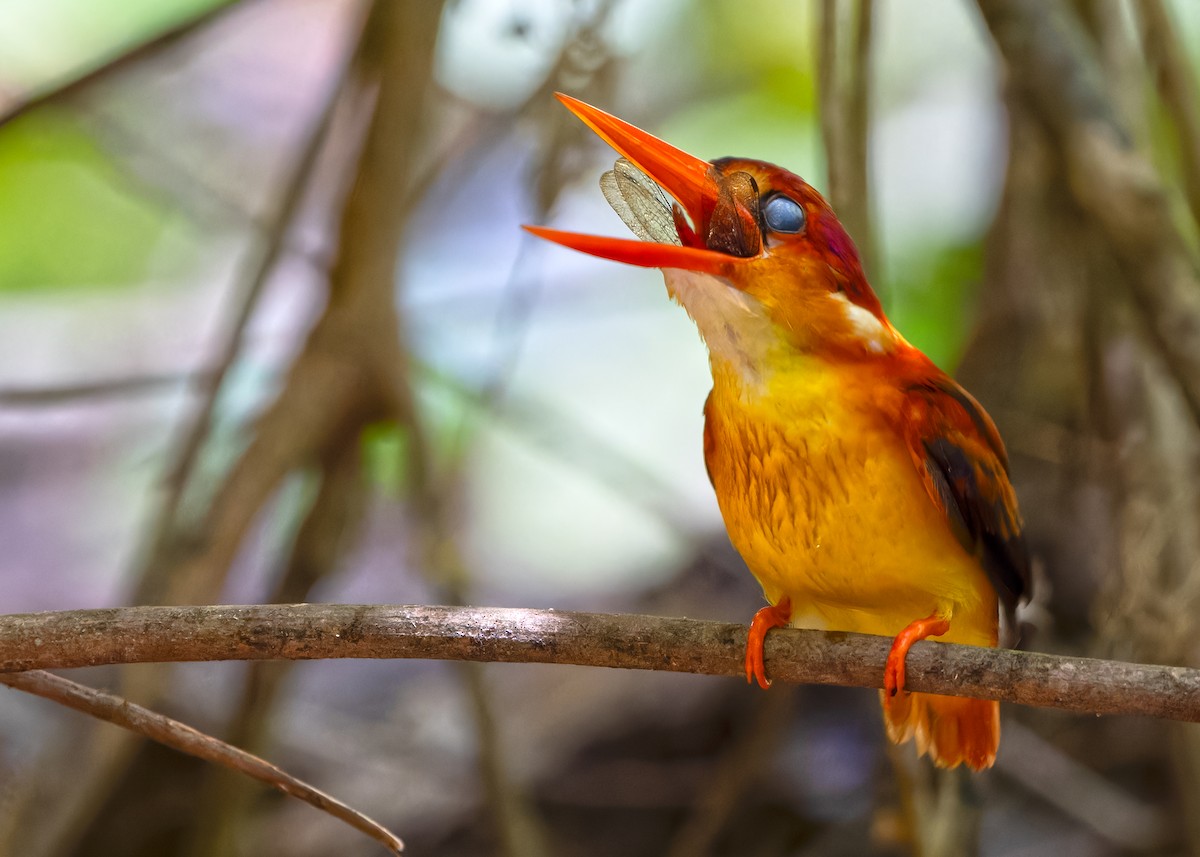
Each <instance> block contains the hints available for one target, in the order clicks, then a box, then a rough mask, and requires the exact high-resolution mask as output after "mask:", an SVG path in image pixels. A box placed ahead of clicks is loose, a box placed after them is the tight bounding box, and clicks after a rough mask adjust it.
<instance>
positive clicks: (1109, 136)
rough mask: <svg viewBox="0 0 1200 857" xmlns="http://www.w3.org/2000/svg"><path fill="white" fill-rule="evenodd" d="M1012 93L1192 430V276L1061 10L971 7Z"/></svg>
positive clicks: (1195, 323)
mask: <svg viewBox="0 0 1200 857" xmlns="http://www.w3.org/2000/svg"><path fill="white" fill-rule="evenodd" d="M976 2H977V4H978V6H979V11H980V12H981V13H982V15H983V20H984V22H985V23H986V24H987V26H988V29H989V30H990V31H991V34H992V38H993V40H994V41H995V43H996V47H997V48H998V49H999V51H1000V53H1001V55H1002V56H1003V58H1004V60H1005V63H1006V65H1007V69H1008V74H1009V85H1010V86H1014V87H1017V88H1018V89H1019V90H1020V91H1021V92H1022V93H1024V95H1025V96H1026V100H1027V101H1028V103H1029V104H1030V105H1031V106H1032V107H1033V109H1034V110H1035V111H1036V112H1037V114H1038V116H1039V118H1040V119H1041V120H1042V122H1043V123H1044V124H1045V127H1046V129H1047V131H1049V133H1050V136H1051V137H1052V138H1053V139H1054V140H1055V142H1056V143H1057V144H1058V146H1059V148H1060V149H1061V151H1062V153H1063V157H1064V159H1065V164H1066V168H1067V175H1068V180H1069V183H1070V187H1071V192H1072V195H1073V196H1074V198H1075V201H1076V202H1077V203H1078V205H1079V207H1080V209H1081V210H1082V212H1083V213H1084V214H1085V215H1087V216H1088V217H1090V218H1091V220H1092V221H1094V223H1095V225H1096V227H1097V229H1098V231H1099V232H1100V234H1101V235H1103V236H1104V237H1105V238H1107V239H1108V242H1109V246H1110V247H1111V248H1112V251H1113V253H1114V256H1115V258H1116V259H1117V261H1118V263H1119V265H1120V267H1121V269H1122V270H1123V271H1124V273H1125V274H1126V276H1127V277H1128V279H1129V282H1130V285H1131V287H1132V292H1133V297H1134V299H1135V301H1136V303H1137V306H1138V308H1139V310H1140V312H1141V314H1142V315H1143V316H1144V318H1145V319H1146V322H1147V326H1148V328H1149V331H1150V333H1151V335H1152V337H1153V339H1154V342H1155V345H1156V347H1157V348H1158V350H1159V352H1160V353H1161V354H1162V357H1163V359H1164V361H1165V362H1166V364H1167V367H1168V368H1169V370H1170V371H1171V374H1172V375H1173V376H1174V378H1175V380H1176V382H1177V383H1178V384H1179V389H1180V392H1181V393H1182V395H1183V398H1184V401H1185V403H1186V404H1187V407H1188V411H1189V412H1190V414H1191V417H1192V419H1193V421H1195V422H1196V423H1197V424H1198V425H1200V272H1198V271H1197V269H1196V266H1195V261H1194V259H1193V258H1192V257H1191V255H1190V253H1189V250H1188V247H1187V244H1186V242H1185V240H1184V238H1183V236H1182V235H1181V234H1180V231H1179V229H1178V228H1177V226H1176V225H1175V222H1174V220H1173V217H1172V213H1171V209H1170V205H1169V199H1168V195H1167V193H1166V190H1165V188H1164V187H1163V184H1162V181H1161V179H1160V177H1159V176H1158V174H1157V173H1156V172H1155V170H1154V168H1153V166H1152V165H1151V164H1150V163H1149V161H1147V160H1146V158H1145V157H1143V155H1142V154H1141V153H1140V152H1138V151H1137V150H1136V148H1135V147H1134V144H1133V141H1132V140H1131V139H1130V137H1129V134H1128V133H1127V132H1126V130H1125V129H1124V128H1123V127H1122V126H1121V124H1120V122H1119V121H1118V120H1117V117H1116V116H1115V115H1114V113H1113V109H1112V106H1111V104H1110V103H1109V101H1108V98H1107V95H1106V93H1105V91H1104V87H1103V78H1102V76H1101V74H1100V69H1099V66H1098V64H1097V62H1096V58H1095V56H1094V55H1093V53H1092V51H1091V49H1090V47H1089V46H1088V43H1087V39H1086V37H1085V35H1084V33H1083V32H1082V30H1081V27H1080V25H1079V22H1078V21H1077V20H1076V19H1075V18H1074V17H1073V16H1072V15H1071V14H1069V13H1068V11H1067V8H1066V7H1065V6H1064V4H1063V3H1061V2H1058V3H1053V2H1046V0H976Z"/></svg>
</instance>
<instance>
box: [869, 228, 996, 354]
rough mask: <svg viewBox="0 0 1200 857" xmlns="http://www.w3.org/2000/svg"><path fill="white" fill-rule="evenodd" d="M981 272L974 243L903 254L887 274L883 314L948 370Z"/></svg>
mask: <svg viewBox="0 0 1200 857" xmlns="http://www.w3.org/2000/svg"><path fill="white" fill-rule="evenodd" d="M982 276H983V247H982V246H981V244H980V243H978V242H971V243H966V244H946V245H943V246H941V247H930V248H927V249H925V250H923V251H922V252H919V253H918V252H914V253H912V254H911V255H906V257H905V261H904V264H903V265H899V266H897V270H896V276H894V277H892V278H891V283H890V289H889V297H890V298H891V301H890V306H889V307H888V316H889V318H891V320H892V323H893V324H895V325H896V328H897V330H899V331H900V332H901V333H902V334H904V337H905V338H906V339H907V340H908V341H909V342H911V343H912V344H913V345H915V346H917V347H918V348H920V349H921V350H922V351H924V352H925V353H926V354H927V355H929V357H930V359H932V360H933V362H935V363H937V365H938V366H941V367H942V368H943V369H945V370H947V371H952V370H953V369H954V366H955V365H956V364H957V363H958V358H959V356H960V355H961V354H962V349H963V345H964V344H965V343H966V341H967V338H968V334H969V332H970V317H969V309H970V303H971V299H972V297H973V296H974V294H975V291H976V288H977V286H978V284H979V281H980V279H981V278H982Z"/></svg>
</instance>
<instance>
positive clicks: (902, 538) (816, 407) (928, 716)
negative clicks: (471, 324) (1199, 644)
mask: <svg viewBox="0 0 1200 857" xmlns="http://www.w3.org/2000/svg"><path fill="white" fill-rule="evenodd" d="M558 97H559V99H560V100H561V101H562V102H563V103H564V104H565V105H566V106H567V108H568V109H570V110H571V111H572V112H573V113H574V114H575V115H576V116H578V117H579V118H580V119H582V120H583V121H584V122H585V123H586V124H587V125H588V126H590V127H591V128H592V130H593V131H595V132H596V133H597V134H599V135H600V136H601V137H603V138H604V139H605V140H606V141H607V142H608V143H609V144H610V145H612V147H613V148H615V149H616V150H617V151H618V152H619V153H620V154H621V155H622V156H623V157H622V158H621V159H620V160H618V161H617V164H616V167H615V168H614V170H613V171H612V172H609V173H606V174H605V175H604V177H603V178H602V179H601V187H602V189H603V191H604V194H605V196H606V197H607V198H608V200H609V202H610V204H612V206H613V208H615V209H616V211H617V213H618V214H619V215H620V216H621V218H622V219H623V220H624V221H625V222H626V223H627V224H628V225H629V226H630V228H631V229H632V230H633V231H634V232H635V233H636V234H637V235H638V237H639V238H640V239H642V240H639V241H635V240H629V239H620V238H606V237H599V236H591V235H581V234H577V233H571V232H562V231H559V230H554V229H545V228H540V227H526V228H527V229H529V231H530V232H532V233H533V234H535V235H538V236H540V237H542V238H546V239H548V240H550V241H555V242H557V243H559V244H562V245H565V246H567V247H571V248H574V249H576V250H581V251H583V252H585V253H591V254H593V255H596V256H601V257H603V258H606V259H612V260H616V261H619V262H625V263H628V264H632V265H641V266H643V267H650V268H661V269H662V270H663V274H664V276H665V278H666V283H667V290H668V292H669V293H670V295H671V297H672V298H674V299H675V300H676V301H678V302H679V303H680V304H682V305H683V307H684V309H685V310H687V312H688V314H689V315H690V316H691V317H692V319H693V320H694V321H695V323H696V326H697V327H698V328H699V330H700V335H701V336H702V337H703V339H704V342H705V344H706V345H707V347H708V353H709V364H710V366H711V369H712V376H713V389H712V392H711V393H710V394H709V396H708V401H707V402H706V403H705V406H704V458H705V463H706V464H707V466H708V474H709V477H710V478H711V480H712V484H713V488H714V489H715V490H716V495H717V501H718V504H719V505H720V508H721V514H722V516H723V517H724V519H725V526H726V528H727V529H728V531H729V537H730V539H731V540H732V542H733V544H734V546H735V547H736V548H737V549H738V551H739V552H740V553H741V555H742V557H743V558H744V559H745V561H746V564H747V566H749V568H750V571H751V572H753V574H754V576H755V577H756V578H757V579H758V582H759V583H760V584H761V585H762V588H763V593H764V595H765V596H766V599H767V602H768V603H769V604H770V606H768V607H764V608H763V609H761V610H759V611H758V613H757V614H756V615H755V617H754V621H753V622H752V623H751V626H750V634H749V639H748V642H747V646H746V677H747V680H751V679H754V680H757V681H758V683H759V684H760V685H761V686H762V687H764V688H765V687H768V686H769V685H770V682H769V681H768V680H767V678H766V671H765V668H764V666H763V642H764V639H765V637H766V634H767V632H768V631H770V630H771V629H772V628H776V627H780V626H784V625H795V626H803V627H815V628H825V629H828V630H839V631H859V632H863V633H868V634H881V635H886V636H889V637H893V638H894V642H893V643H892V647H891V650H890V652H889V654H888V658H887V665H886V667H885V671H884V690H883V691H882V694H881V698H882V702H883V712H884V722H885V724H886V726H887V733H888V736H889V737H890V738H891V739H892V740H893V741H895V742H897V743H900V742H903V741H906V740H908V739H909V738H915V739H916V742H917V747H918V749H919V751H920V752H922V753H928V754H929V756H930V757H931V758H932V759H933V761H934V762H935V763H936V764H938V765H940V766H943V767H955V766H956V765H959V764H964V763H965V764H966V765H968V766H969V767H971V768H974V769H976V770H980V769H982V768H986V767H989V766H991V764H992V763H993V762H994V761H995V758H996V749H997V746H998V745H999V741H1000V709H999V704H998V703H997V702H994V701H990V700H979V699H961V698H958V697H952V696H939V695H934V694H925V693H909V692H908V691H906V690H905V688H904V663H905V657H906V655H907V653H908V650H909V648H910V647H911V646H912V645H913V643H915V642H917V641H918V640H923V639H925V638H926V637H940V638H942V639H944V640H950V641H953V642H958V643H970V644H973V645H977V646H995V645H997V641H998V637H999V625H1000V613H1001V608H1003V612H1004V614H1005V616H1006V619H1007V628H1009V629H1011V628H1014V627H1015V624H1014V622H1013V613H1014V611H1015V608H1016V606H1017V603H1018V601H1019V600H1021V599H1022V598H1024V597H1026V596H1027V593H1028V589H1029V559H1028V554H1027V552H1026V548H1025V543H1024V541H1023V539H1022V536H1021V516H1020V513H1019V512H1018V511H1017V500H1016V496H1015V495H1014V493H1013V488H1012V485H1011V484H1010V483H1009V479H1008V462H1007V457H1006V454H1005V450H1004V444H1003V442H1002V441H1001V440H1000V435H999V434H998V433H997V431H996V427H995V425H993V424H992V421H991V419H990V418H989V417H988V415H987V413H985V412H984V410H983V408H982V407H980V405H979V403H978V402H976V401H975V399H974V398H972V397H971V395H970V394H969V393H968V392H967V391H966V390H964V389H963V388H962V387H960V386H959V385H958V384H957V383H955V381H954V380H953V379H952V378H950V377H949V376H948V375H946V373H944V372H942V371H941V370H940V369H938V368H937V366H935V365H934V364H933V362H932V361H931V360H930V359H929V358H928V357H926V356H925V355H924V354H922V353H921V352H920V351H919V350H917V349H916V348H914V347H913V346H912V345H910V344H909V343H908V342H907V341H906V340H905V339H904V337H903V336H901V335H900V333H899V332H897V331H896V329H895V328H894V327H892V325H891V323H890V322H889V321H888V320H887V317H886V316H885V315H884V314H883V309H882V307H881V306H880V304H879V299H878V298H877V297H876V296H875V293H874V292H873V291H872V290H871V287H870V285H868V284H867V281H866V278H865V276H864V275H863V270H862V266H861V264H860V263H859V258H858V252H857V250H856V249H855V247H854V243H853V242H852V241H851V240H850V237H849V236H848V235H847V234H846V231H845V230H844V229H843V228H842V225H841V224H840V223H839V222H838V219H837V217H836V216H835V215H834V213H833V211H832V209H830V207H829V205H828V203H826V202H825V200H824V199H823V198H822V197H821V195H820V194H819V193H817V192H816V191H815V190H813V188H812V187H810V186H809V185H808V184H807V183H805V182H804V180H803V179H801V178H799V177H798V176H796V175H793V174H792V173H790V172H788V171H787V170H784V169H782V168H780V167H777V166H774V165H772V164H768V163H764V162H762V161H754V160H749V159H744V158H720V159H718V160H715V161H712V162H708V161H703V160H700V159H699V158H696V157H693V156H691V155H689V154H687V153H686V152H683V151H681V150H679V149H676V148H675V147H673V146H671V145H669V144H667V143H665V142H663V141H662V140H659V139H657V138H655V137H653V136H651V135H650V134H647V133H646V132H645V131H642V130H640V129H638V128H636V127H634V126H632V125H630V124H628V123H626V122H623V121H621V120H620V119H617V118H616V117H615V116H610V115H609V114H607V113H605V112H603V111H601V110H598V109H596V108H595V107H592V106H590V105H587V104H584V103H583V102H581V101H578V100H576V99H574V98H570V97H568V96H565V95H559V96H558ZM663 191H665V192H666V194H669V195H670V197H672V198H673V201H672V200H671V199H668V197H667V196H666V194H664V193H663Z"/></svg>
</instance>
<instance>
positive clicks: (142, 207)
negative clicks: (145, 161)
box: [0, 110, 168, 292]
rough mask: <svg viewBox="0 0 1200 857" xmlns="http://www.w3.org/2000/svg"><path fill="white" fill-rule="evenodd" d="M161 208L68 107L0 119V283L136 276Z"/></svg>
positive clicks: (51, 284) (112, 281)
mask: <svg viewBox="0 0 1200 857" xmlns="http://www.w3.org/2000/svg"><path fill="white" fill-rule="evenodd" d="M167 214H168V212H167V211H165V210H164V206H162V205H161V204H159V203H155V202H151V201H149V200H147V199H146V198H144V197H139V196H135V195H134V194H132V193H131V192H130V188H129V186H128V180H127V179H126V178H125V177H123V176H122V175H121V174H120V173H119V172H118V170H117V169H116V167H115V166H114V164H113V163H112V161H111V159H110V158H109V157H108V156H107V155H106V154H105V153H104V152H103V151H101V150H100V149H99V148H98V147H97V146H96V144H95V141H94V140H93V139H92V138H91V137H90V136H88V135H87V134H86V133H85V132H84V131H83V129H82V128H80V127H79V125H78V124H76V122H75V121H74V120H73V119H71V118H70V117H69V116H68V115H67V114H65V113H63V112H60V111H51V110H40V111H37V112H36V113H34V114H31V115H28V116H24V117H21V118H20V119H18V120H16V121H14V122H12V123H10V124H8V125H5V126H4V127H3V128H2V129H0V292H4V291H21V290H29V289H38V288H75V287H81V286H88V287H91V286H112V285H118V284H126V283H133V282H136V281H137V280H139V279H141V278H142V277H144V275H145V273H146V270H147V266H148V264H149V263H150V260H151V257H152V255H153V254H154V251H155V249H156V245H157V243H158V239H159V238H160V237H161V236H162V234H163V231H164V227H165V221H166V215H167Z"/></svg>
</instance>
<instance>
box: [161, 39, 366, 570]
mask: <svg viewBox="0 0 1200 857" xmlns="http://www.w3.org/2000/svg"><path fill="white" fill-rule="evenodd" d="M361 44H362V36H361V25H360V30H359V32H358V33H357V34H356V35H354V36H352V37H351V48H350V49H349V50H347V52H346V59H345V61H344V62H343V64H342V66H341V68H340V69H339V70H338V72H337V74H336V75H335V76H334V78H333V80H332V81H330V82H329V84H328V89H327V91H326V95H325V99H324V103H322V105H321V107H320V109H319V110H318V113H317V116H318V118H317V120H316V122H315V123H314V124H313V126H312V128H311V130H310V131H309V133H308V136H307V138H306V139H305V142H304V146H303V147H302V149H301V151H300V154H299V156H298V157H297V158H296V160H295V162H294V164H293V165H292V167H291V171H290V173H289V176H288V178H287V181H286V183H285V184H284V187H283V191H282V193H281V194H280V197H279V201H278V203H277V205H276V208H275V212H274V216H273V217H272V224H271V227H270V229H269V230H268V231H267V233H266V236H265V243H264V245H263V247H262V248H261V250H260V251H259V252H258V253H257V254H251V256H250V259H249V261H248V262H247V263H246V265H245V269H244V270H243V272H242V273H241V274H240V275H239V279H242V280H243V281H244V283H245V286H244V288H243V290H242V291H241V292H240V293H239V294H238V295H237V297H236V298H235V301H234V303H235V305H234V306H233V307H231V308H230V311H229V318H230V320H229V323H228V324H226V325H224V326H223V329H224V333H223V336H224V341H223V342H222V343H221V345H220V347H219V348H218V350H217V359H216V361H215V362H214V364H213V366H212V368H211V371H208V372H205V373H204V374H202V375H198V376H196V377H195V380H196V381H197V382H198V383H199V385H200V387H199V390H198V392H199V393H200V394H201V399H200V404H199V407H198V409H197V410H196V412H195V413H194V414H193V415H192V416H191V418H190V419H189V420H187V421H185V423H184V424H183V425H182V426H181V427H180V432H179V437H178V439H177V440H176V442H175V443H173V444H172V446H173V449H172V452H171V454H170V463H169V464H168V466H167V473H166V486H167V493H166V496H165V499H164V501H163V508H162V512H161V515H162V518H161V521H160V523H159V529H160V532H159V533H158V534H157V536H158V539H163V538H169V537H170V536H171V534H172V533H173V531H174V529H175V527H177V525H178V520H177V514H178V509H179V504H180V501H181V498H182V496H183V492H184V491H185V489H186V488H187V484H188V479H189V477H190V476H191V472H192V470H193V468H194V467H195V463H196V459H197V457H198V455H199V453H200V448H201V445H202V444H203V442H204V438H205V437H206V436H207V435H208V431H209V428H210V426H211V423H212V415H213V412H214V410H215V409H216V402H217V395H218V393H219V392H220V390H221V386H222V384H223V382H224V380H225V376H226V375H227V374H228V373H229V370H230V369H231V368H232V367H233V364H234V362H235V361H236V360H237V357H238V354H239V353H240V351H241V346H242V336H243V334H244V332H245V330H246V326H247V325H248V324H249V322H250V319H251V317H252V316H253V313H254V308H255V307H256V306H257V304H258V298H259V296H260V295H261V294H262V292H263V289H264V288H265V286H266V282H267V278H268V276H269V275H270V273H271V271H272V270H274V268H275V265H276V263H277V262H278V260H279V257H280V255H281V253H282V251H283V249H284V247H285V243H286V238H287V233H288V230H289V229H290V227H291V225H292V222H293V220H294V219H295V215H296V212H297V210H298V209H299V207H300V203H301V201H302V200H303V198H304V192H305V190H306V189H307V188H308V185H309V181H310V179H311V177H312V173H313V168H314V166H315V165H316V162H317V158H318V157H319V156H320V154H321V152H322V150H323V149H324V145H325V140H326V139H327V138H328V135H329V131H330V127H331V125H332V123H333V117H334V114H335V112H336V111H335V108H336V107H337V104H338V101H339V99H340V98H342V97H343V96H344V95H345V92H346V84H347V80H348V78H349V76H350V73H351V70H352V69H353V68H354V67H355V63H356V58H357V55H358V51H359V50H360V46H361ZM152 556H154V554H152Z"/></svg>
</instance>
